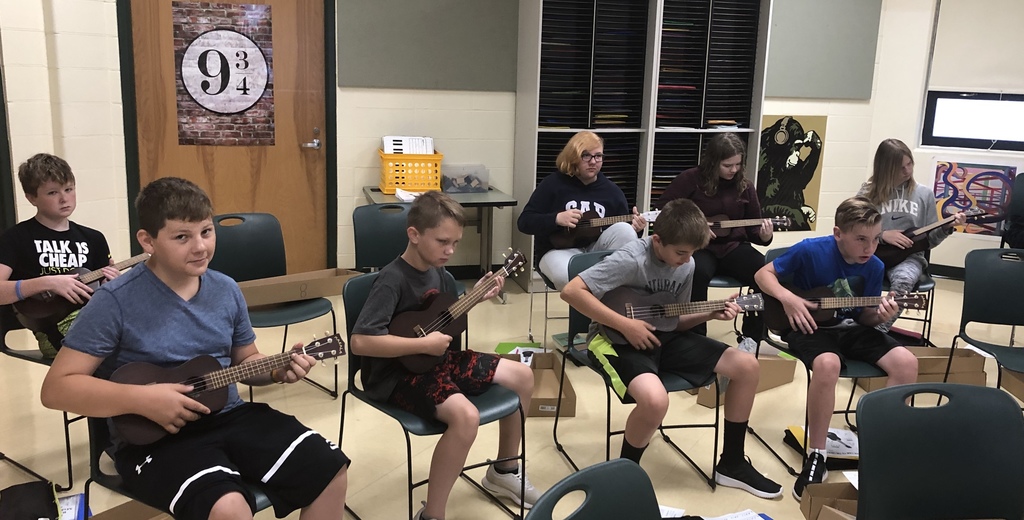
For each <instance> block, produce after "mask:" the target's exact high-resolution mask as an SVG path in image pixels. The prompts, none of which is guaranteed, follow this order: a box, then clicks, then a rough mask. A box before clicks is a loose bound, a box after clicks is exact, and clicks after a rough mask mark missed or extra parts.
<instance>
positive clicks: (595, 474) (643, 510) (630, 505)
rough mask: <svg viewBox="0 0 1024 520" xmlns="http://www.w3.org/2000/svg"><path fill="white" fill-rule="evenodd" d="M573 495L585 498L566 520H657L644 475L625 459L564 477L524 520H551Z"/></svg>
mask: <svg viewBox="0 0 1024 520" xmlns="http://www.w3.org/2000/svg"><path fill="white" fill-rule="evenodd" d="M573 491H582V492H583V493H585V494H586V497H585V498H584V499H583V503H582V504H580V506H579V507H578V508H577V509H576V510H575V511H573V512H572V513H569V516H566V517H565V519H566V520H622V519H624V518H629V519H630V520H656V519H660V518H661V511H660V509H659V508H658V497H657V496H656V495H655V494H654V486H653V485H651V479H650V477H648V476H647V473H645V472H644V470H643V469H641V468H640V466H639V465H637V463H635V462H633V461H631V460H628V459H612V460H609V461H607V462H601V463H598V464H595V465H593V466H590V467H587V468H583V469H581V470H579V471H577V472H576V473H573V474H572V475H569V476H568V477H565V478H564V479H562V480H561V481H559V482H558V483H557V484H555V485H554V486H551V488H550V489H548V490H547V492H545V493H544V494H543V495H542V496H541V497H540V499H539V500H537V503H536V504H534V505H533V509H531V510H530V514H529V516H527V517H526V520H551V519H552V518H553V517H552V512H553V511H554V509H555V506H556V505H557V504H558V502H559V501H561V500H562V499H563V498H565V496H566V495H568V494H569V493H572V492H573Z"/></svg>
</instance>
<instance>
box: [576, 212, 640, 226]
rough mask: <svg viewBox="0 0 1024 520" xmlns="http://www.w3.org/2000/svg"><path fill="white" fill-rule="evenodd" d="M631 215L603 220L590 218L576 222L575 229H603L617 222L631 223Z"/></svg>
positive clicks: (604, 218)
mask: <svg viewBox="0 0 1024 520" xmlns="http://www.w3.org/2000/svg"><path fill="white" fill-rule="evenodd" d="M632 221H633V215H619V216H616V217H603V218H592V219H590V220H584V221H582V222H578V223H577V224H576V227H578V228H588V227H605V226H610V225H612V224H617V223H619V222H632Z"/></svg>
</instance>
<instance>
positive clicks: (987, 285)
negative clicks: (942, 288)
mask: <svg viewBox="0 0 1024 520" xmlns="http://www.w3.org/2000/svg"><path fill="white" fill-rule="evenodd" d="M1020 294H1024V249H977V250H974V251H971V252H969V253H967V258H966V259H965V260H964V300H963V309H962V311H961V313H960V334H961V335H962V334H964V333H965V332H966V331H967V324H968V323H971V322H977V323H991V324H999V325H1024V312H1021V311H1020V304H1019V303H1017V302H1016V297H1017V296H1018V295H1020Z"/></svg>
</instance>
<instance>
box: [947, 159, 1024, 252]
mask: <svg viewBox="0 0 1024 520" xmlns="http://www.w3.org/2000/svg"><path fill="white" fill-rule="evenodd" d="M1016 176H1017V167H1016V166H1005V165H995V164H973V163H964V162H957V161H936V162H935V200H936V204H937V205H938V208H937V209H938V211H939V214H940V215H943V216H948V215H952V214H954V213H956V212H957V211H966V210H970V209H974V208H978V209H982V210H984V211H985V215H984V216H981V217H979V218H976V219H970V220H968V223H967V225H966V226H964V228H965V229H962V230H961V231H963V232H965V233H971V234H978V235H1000V234H1002V232H1003V228H1004V227H1005V226H1006V222H1005V218H1006V211H1007V205H1008V204H1009V203H1010V194H1011V193H1012V191H1013V179H1014V178H1015V177H1016Z"/></svg>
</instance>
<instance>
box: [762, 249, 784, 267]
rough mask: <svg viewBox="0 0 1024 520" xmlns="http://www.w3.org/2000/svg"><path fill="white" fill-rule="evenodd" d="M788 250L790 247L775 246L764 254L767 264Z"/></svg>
mask: <svg viewBox="0 0 1024 520" xmlns="http://www.w3.org/2000/svg"><path fill="white" fill-rule="evenodd" d="M786 251H789V247H773V248H771V249H769V250H768V252H767V253H765V254H764V263H765V265H767V264H769V263H771V262H773V261H774V260H775V259H776V258H778V257H780V256H782V255H783V254H784V253H785V252H786Z"/></svg>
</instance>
